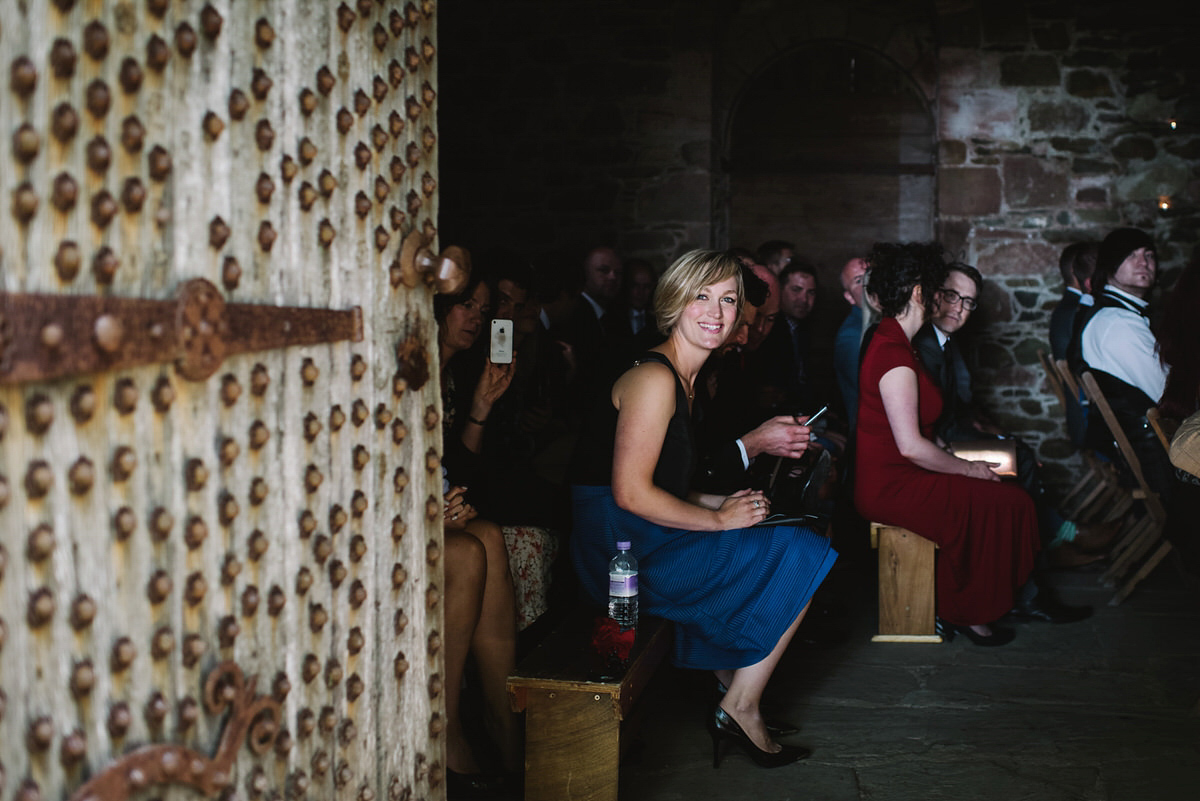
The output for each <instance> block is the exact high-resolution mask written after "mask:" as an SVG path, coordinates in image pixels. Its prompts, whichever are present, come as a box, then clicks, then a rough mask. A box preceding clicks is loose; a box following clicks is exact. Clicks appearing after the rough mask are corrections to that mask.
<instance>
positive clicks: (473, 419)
mask: <svg viewBox="0 0 1200 801" xmlns="http://www.w3.org/2000/svg"><path fill="white" fill-rule="evenodd" d="M467 422H468V423H474V424H475V425H477V426H482V425H483V424H484V423H486V422H487V420H480V419H479V418H478V417H472V416H471V415H469V414H468V415H467Z"/></svg>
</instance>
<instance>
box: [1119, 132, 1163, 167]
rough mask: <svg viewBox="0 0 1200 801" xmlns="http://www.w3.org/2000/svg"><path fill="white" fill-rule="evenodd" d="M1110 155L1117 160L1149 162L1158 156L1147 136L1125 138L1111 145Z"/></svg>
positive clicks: (1156, 149)
mask: <svg viewBox="0 0 1200 801" xmlns="http://www.w3.org/2000/svg"><path fill="white" fill-rule="evenodd" d="M1112 154H1113V155H1114V156H1116V157H1117V158H1119V159H1125V160H1129V159H1142V160H1143V161H1149V160H1150V159H1152V158H1154V157H1155V156H1157V155H1158V148H1157V147H1156V146H1155V144H1154V140H1153V139H1151V138H1150V137H1148V136H1126V137H1122V138H1121V139H1119V140H1117V143H1116V144H1115V145H1113V149H1112Z"/></svg>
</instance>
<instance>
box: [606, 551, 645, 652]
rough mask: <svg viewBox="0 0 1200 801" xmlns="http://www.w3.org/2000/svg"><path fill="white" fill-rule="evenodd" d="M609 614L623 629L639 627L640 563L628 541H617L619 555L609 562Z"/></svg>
mask: <svg viewBox="0 0 1200 801" xmlns="http://www.w3.org/2000/svg"><path fill="white" fill-rule="evenodd" d="M608 616H609V617H610V618H612V619H613V620H615V621H616V622H617V625H618V626H620V627H621V631H629V630H630V629H636V628H637V620H638V563H637V559H634V558H633V554H632V553H630V552H629V543H628V542H618V543H617V555H616V556H614V557H613V558H612V561H610V562H609V563H608Z"/></svg>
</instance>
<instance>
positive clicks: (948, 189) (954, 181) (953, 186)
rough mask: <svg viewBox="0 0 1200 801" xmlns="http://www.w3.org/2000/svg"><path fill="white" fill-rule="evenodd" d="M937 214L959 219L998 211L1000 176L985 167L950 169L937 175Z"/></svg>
mask: <svg viewBox="0 0 1200 801" xmlns="http://www.w3.org/2000/svg"><path fill="white" fill-rule="evenodd" d="M938 186H939V188H938V211H939V212H940V213H942V214H950V215H955V216H962V217H974V216H979V215H981V214H995V213H996V212H998V211H1000V174H999V173H998V172H997V171H996V170H994V169H991V168H987V167H951V168H947V169H942V170H940V171H939V172H938Z"/></svg>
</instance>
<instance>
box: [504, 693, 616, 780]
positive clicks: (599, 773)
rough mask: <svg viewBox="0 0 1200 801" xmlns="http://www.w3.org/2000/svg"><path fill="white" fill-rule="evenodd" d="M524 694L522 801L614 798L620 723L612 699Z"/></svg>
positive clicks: (581, 695)
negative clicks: (523, 797) (523, 790)
mask: <svg viewBox="0 0 1200 801" xmlns="http://www.w3.org/2000/svg"><path fill="white" fill-rule="evenodd" d="M527 693H528V694H527V696H526V704H527V706H526V713H525V715H526V717H525V801H577V800H580V799H587V801H617V776H618V772H617V771H618V763H619V758H620V735H621V721H620V720H619V719H618V710H617V709H615V708H614V705H613V699H612V697H611V696H610V695H608V694H606V693H600V694H596V693H590V692H584V691H576V690H566V691H564V690H537V689H532V688H531V689H529V690H528V691H527Z"/></svg>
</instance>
